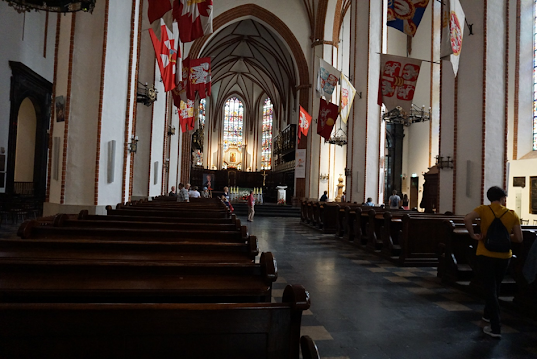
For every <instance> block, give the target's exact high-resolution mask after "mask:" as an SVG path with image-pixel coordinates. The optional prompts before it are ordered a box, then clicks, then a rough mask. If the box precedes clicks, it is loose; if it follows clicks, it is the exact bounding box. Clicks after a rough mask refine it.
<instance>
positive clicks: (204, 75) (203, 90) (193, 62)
mask: <svg viewBox="0 0 537 359" xmlns="http://www.w3.org/2000/svg"><path fill="white" fill-rule="evenodd" d="M183 67H184V68H185V67H186V69H187V70H186V71H185V72H184V73H186V75H187V78H186V81H187V82H186V96H187V98H188V99H189V100H195V99H196V92H197V93H198V94H199V96H200V98H205V97H206V96H211V58H210V57H202V58H199V59H190V58H186V59H185V60H184V61H183Z"/></svg>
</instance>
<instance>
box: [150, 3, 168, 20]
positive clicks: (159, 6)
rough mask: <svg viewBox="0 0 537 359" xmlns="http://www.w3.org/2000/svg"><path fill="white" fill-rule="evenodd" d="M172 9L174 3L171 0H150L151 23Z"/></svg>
mask: <svg viewBox="0 0 537 359" xmlns="http://www.w3.org/2000/svg"><path fill="white" fill-rule="evenodd" d="M171 9H172V3H171V2H170V0H148V5H147V17H148V18H149V23H150V24H151V23H152V22H153V21H155V20H158V19H160V18H161V17H163V16H164V14H165V13H167V12H168V11H170V10H171Z"/></svg>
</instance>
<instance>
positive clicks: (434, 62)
mask: <svg viewBox="0 0 537 359" xmlns="http://www.w3.org/2000/svg"><path fill="white" fill-rule="evenodd" d="M377 54H379V55H389V54H383V53H381V52H377ZM390 56H399V55H390ZM400 57H405V56H400ZM406 57H407V58H409V57H408V56H406ZM412 58H413V57H412ZM416 60H420V59H416ZM421 61H425V62H430V63H431V64H437V65H440V62H436V61H430V60H421Z"/></svg>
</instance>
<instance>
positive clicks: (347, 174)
mask: <svg viewBox="0 0 537 359" xmlns="http://www.w3.org/2000/svg"><path fill="white" fill-rule="evenodd" d="M351 173H352V172H351V169H350V168H345V176H350V175H351Z"/></svg>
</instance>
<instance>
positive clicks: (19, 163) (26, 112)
mask: <svg viewBox="0 0 537 359" xmlns="http://www.w3.org/2000/svg"><path fill="white" fill-rule="evenodd" d="M36 120H37V119H36V114H35V107H34V105H33V104H32V101H31V100H30V99H29V98H28V97H27V98H25V99H24V100H23V101H22V103H21V106H20V108H19V114H18V117H17V140H16V151H15V168H14V172H15V174H14V182H13V193H14V194H16V195H24V196H33V195H34V167H35V137H36V128H37V121H36Z"/></svg>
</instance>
